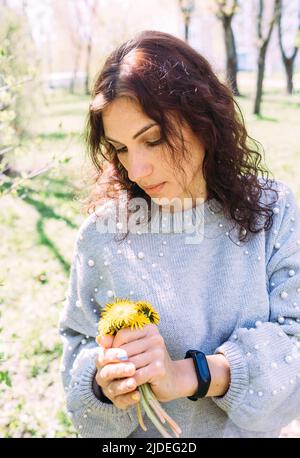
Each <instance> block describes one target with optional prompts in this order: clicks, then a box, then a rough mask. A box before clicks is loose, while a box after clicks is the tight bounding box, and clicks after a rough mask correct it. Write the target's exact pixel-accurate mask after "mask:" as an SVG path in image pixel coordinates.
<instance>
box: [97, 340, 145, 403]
mask: <svg viewBox="0 0 300 458" xmlns="http://www.w3.org/2000/svg"><path fill="white" fill-rule="evenodd" d="M107 338H108V344H107V343H106V346H110V345H111V344H112V341H113V337H112V336H105V339H106V341H107ZM97 341H98V343H99V340H98V339H97ZM102 348H103V352H102V354H100V356H99V358H98V361H96V367H97V373H96V377H95V381H96V382H97V384H98V385H99V386H100V388H101V390H102V392H103V394H104V395H105V396H106V397H107V398H109V399H110V400H111V401H112V402H113V403H114V405H115V406H116V407H118V408H119V409H122V410H123V409H127V408H128V407H129V406H130V405H132V404H136V403H137V402H138V401H139V400H140V394H139V392H138V391H136V382H135V380H134V378H133V377H132V376H133V375H134V374H135V367H134V364H132V363H128V362H120V359H118V356H123V357H124V356H126V352H125V351H124V350H122V349H118V348H108V349H107V350H105V348H104V347H103V346H102ZM128 382H130V383H131V384H130V385H128V384H127V383H128ZM134 394H135V396H136V398H135V399H133V398H132V396H133V395H134Z"/></svg>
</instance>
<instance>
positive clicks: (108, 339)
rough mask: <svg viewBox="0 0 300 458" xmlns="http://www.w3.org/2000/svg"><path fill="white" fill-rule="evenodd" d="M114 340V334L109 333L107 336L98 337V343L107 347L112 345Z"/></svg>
mask: <svg viewBox="0 0 300 458" xmlns="http://www.w3.org/2000/svg"><path fill="white" fill-rule="evenodd" d="M113 341H114V336H111V335H109V334H106V335H105V336H97V337H96V342H97V344H98V345H101V346H102V347H105V348H110V347H112V344H113Z"/></svg>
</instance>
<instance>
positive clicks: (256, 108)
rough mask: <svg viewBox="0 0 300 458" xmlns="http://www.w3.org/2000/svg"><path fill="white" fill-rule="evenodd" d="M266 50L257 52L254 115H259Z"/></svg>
mask: <svg viewBox="0 0 300 458" xmlns="http://www.w3.org/2000/svg"><path fill="white" fill-rule="evenodd" d="M265 63H266V48H261V49H260V50H259V57H258V68H257V79H256V96H255V104H254V114H256V115H260V105H261V99H262V94H263V81H264V74H265Z"/></svg>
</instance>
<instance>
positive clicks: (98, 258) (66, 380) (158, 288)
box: [59, 181, 300, 438]
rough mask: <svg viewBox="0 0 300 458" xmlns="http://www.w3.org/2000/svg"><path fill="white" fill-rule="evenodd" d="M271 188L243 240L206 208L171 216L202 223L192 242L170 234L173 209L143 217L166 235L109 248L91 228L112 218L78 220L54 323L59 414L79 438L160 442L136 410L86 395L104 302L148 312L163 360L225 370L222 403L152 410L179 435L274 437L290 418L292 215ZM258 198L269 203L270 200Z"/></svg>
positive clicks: (294, 397)
mask: <svg viewBox="0 0 300 458" xmlns="http://www.w3.org/2000/svg"><path fill="white" fill-rule="evenodd" d="M274 187H276V188H277V189H278V190H279V199H278V201H277V202H276V203H274V204H273V208H274V212H275V215H274V224H273V226H272V228H271V229H270V230H268V231H265V230H263V231H262V232H260V233H259V234H255V235H252V237H251V238H250V240H249V241H248V242H246V243H245V242H239V241H238V232H237V229H236V228H235V227H234V224H233V221H232V220H231V221H230V220H229V219H227V218H225V215H224V214H223V211H222V209H220V207H219V210H217V206H216V205H215V204H216V203H217V202H216V201H215V200H214V199H211V200H210V201H206V202H205V203H204V204H198V205H197V206H196V207H194V208H193V209H192V210H191V211H190V210H185V211H184V212H183V214H184V216H190V217H191V218H192V222H193V221H195V218H197V217H198V216H201V218H202V219H201V221H202V223H203V224H202V223H201V224H200V225H199V224H198V225H197V228H196V229H195V230H196V232H195V234H194V236H195V238H194V239H193V236H190V233H189V234H187V232H188V231H187V230H185V229H184V230H183V231H182V230H180V231H178V230H177V229H178V226H179V219H178V218H179V216H180V218H181V216H182V214H181V212H175V213H174V214H170V215H167V216H166V215H164V216H162V215H161V214H160V213H159V212H158V211H157V212H156V213H155V212H154V218H153V221H156V222H158V223H159V224H162V225H163V226H165V225H167V226H168V224H169V223H170V229H171V231H169V233H164V232H163V231H164V230H163V229H161V232H159V233H153V232H151V233H150V232H149V231H148V232H146V231H145V230H144V229H145V225H143V224H141V228H142V230H139V232H138V233H130V234H129V236H128V237H127V238H126V239H125V240H124V241H121V242H118V241H116V240H115V237H116V234H113V233H110V232H106V233H104V230H103V227H102V226H103V224H102V223H103V221H104V220H108V221H109V219H110V218H111V217H112V215H113V214H114V209H115V204H114V203H112V202H111V201H108V203H107V205H104V206H103V207H102V208H101V209H100V211H97V212H96V214H92V215H90V216H89V217H87V218H86V219H85V221H84V222H83V223H82V225H81V227H80V230H79V232H78V237H77V241H76V244H75V247H74V255H73V262H72V268H71V275H70V281H69V288H68V292H67V298H66V301H65V304H64V309H63V311H62V314H61V318H60V323H59V332H60V335H61V337H62V341H63V356H62V361H61V371H62V372H61V373H62V379H63V385H64V389H65V393H66V402H67V408H68V412H69V415H70V417H71V419H72V422H73V424H74V425H75V428H76V429H77V431H78V432H79V434H80V435H81V436H82V437H96V438H102V437H103V438H104V437H106V438H107V437H110V438H117V437H121V438H125V437H133V438H135V437H148V438H156V437H161V435H160V433H159V432H158V431H157V430H156V428H155V427H154V426H153V425H152V423H151V421H149V419H148V417H147V416H146V414H145V412H144V410H143V407H142V413H143V417H144V421H145V424H146V426H147V428H148V430H147V431H146V432H144V431H143V430H142V428H141V427H140V426H139V424H138V419H137V415H136V406H134V405H133V406H130V407H129V408H128V409H126V410H121V409H118V408H117V407H116V406H115V405H114V404H112V403H107V402H104V399H103V400H100V399H99V397H97V396H96V395H95V392H94V391H93V388H92V384H93V379H94V376H95V373H96V368H95V359H96V357H97V352H98V345H97V344H96V343H95V337H96V335H97V323H98V320H99V316H100V310H101V307H103V306H104V304H105V303H107V302H110V301H111V300H112V299H113V298H114V297H130V298H131V299H133V300H139V299H144V300H148V301H150V302H151V303H152V304H153V306H154V307H155V308H156V309H157V311H158V313H159V315H160V318H161V319H160V323H159V325H158V328H159V331H160V333H161V335H162V336H163V338H164V340H165V343H166V347H167V349H168V352H169V354H170V357H171V358H172V359H173V360H179V359H183V358H184V356H185V353H186V351H187V350H188V349H199V350H201V351H203V352H204V353H206V354H215V353H223V354H224V355H225V356H226V358H227V359H228V361H229V364H230V370H231V383H230V387H229V389H228V391H227V393H226V394H225V395H224V396H221V397H206V398H204V399H200V400H198V401H191V400H189V399H187V398H179V399H176V400H173V401H171V402H166V403H164V404H163V407H164V408H165V410H166V411H167V412H168V413H169V415H170V416H171V417H173V419H174V420H175V421H176V422H177V423H178V424H179V425H180V427H181V429H182V435H181V437H183V438H196V437H278V436H279V434H280V430H281V428H282V427H283V426H285V425H287V424H288V423H289V422H290V421H292V420H293V419H294V418H296V417H298V416H300V211H299V206H298V204H297V202H296V198H295V195H294V193H293V191H292V190H291V189H290V188H289V187H288V186H287V185H286V184H284V183H282V182H280V181H274ZM262 198H263V199H265V202H267V201H268V202H270V201H272V200H273V199H274V193H272V192H271V191H265V192H264V193H263V197H262ZM187 213H189V215H187ZM181 221H182V220H181ZM199 221H200V220H199ZM195 226H196V225H195ZM159 227H161V226H159ZM181 227H182V226H181ZM196 237H198V238H196ZM192 240H194V242H193V241H192ZM195 241H197V242H195Z"/></svg>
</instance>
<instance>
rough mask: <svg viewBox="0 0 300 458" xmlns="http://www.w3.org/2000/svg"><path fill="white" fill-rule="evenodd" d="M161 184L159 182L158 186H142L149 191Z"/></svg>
mask: <svg viewBox="0 0 300 458" xmlns="http://www.w3.org/2000/svg"><path fill="white" fill-rule="evenodd" d="M161 184H164V181H163V182H161V183H158V184H154V185H153V186H144V189H149V190H151V189H155V188H157V187H158V186H160V185H161Z"/></svg>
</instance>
